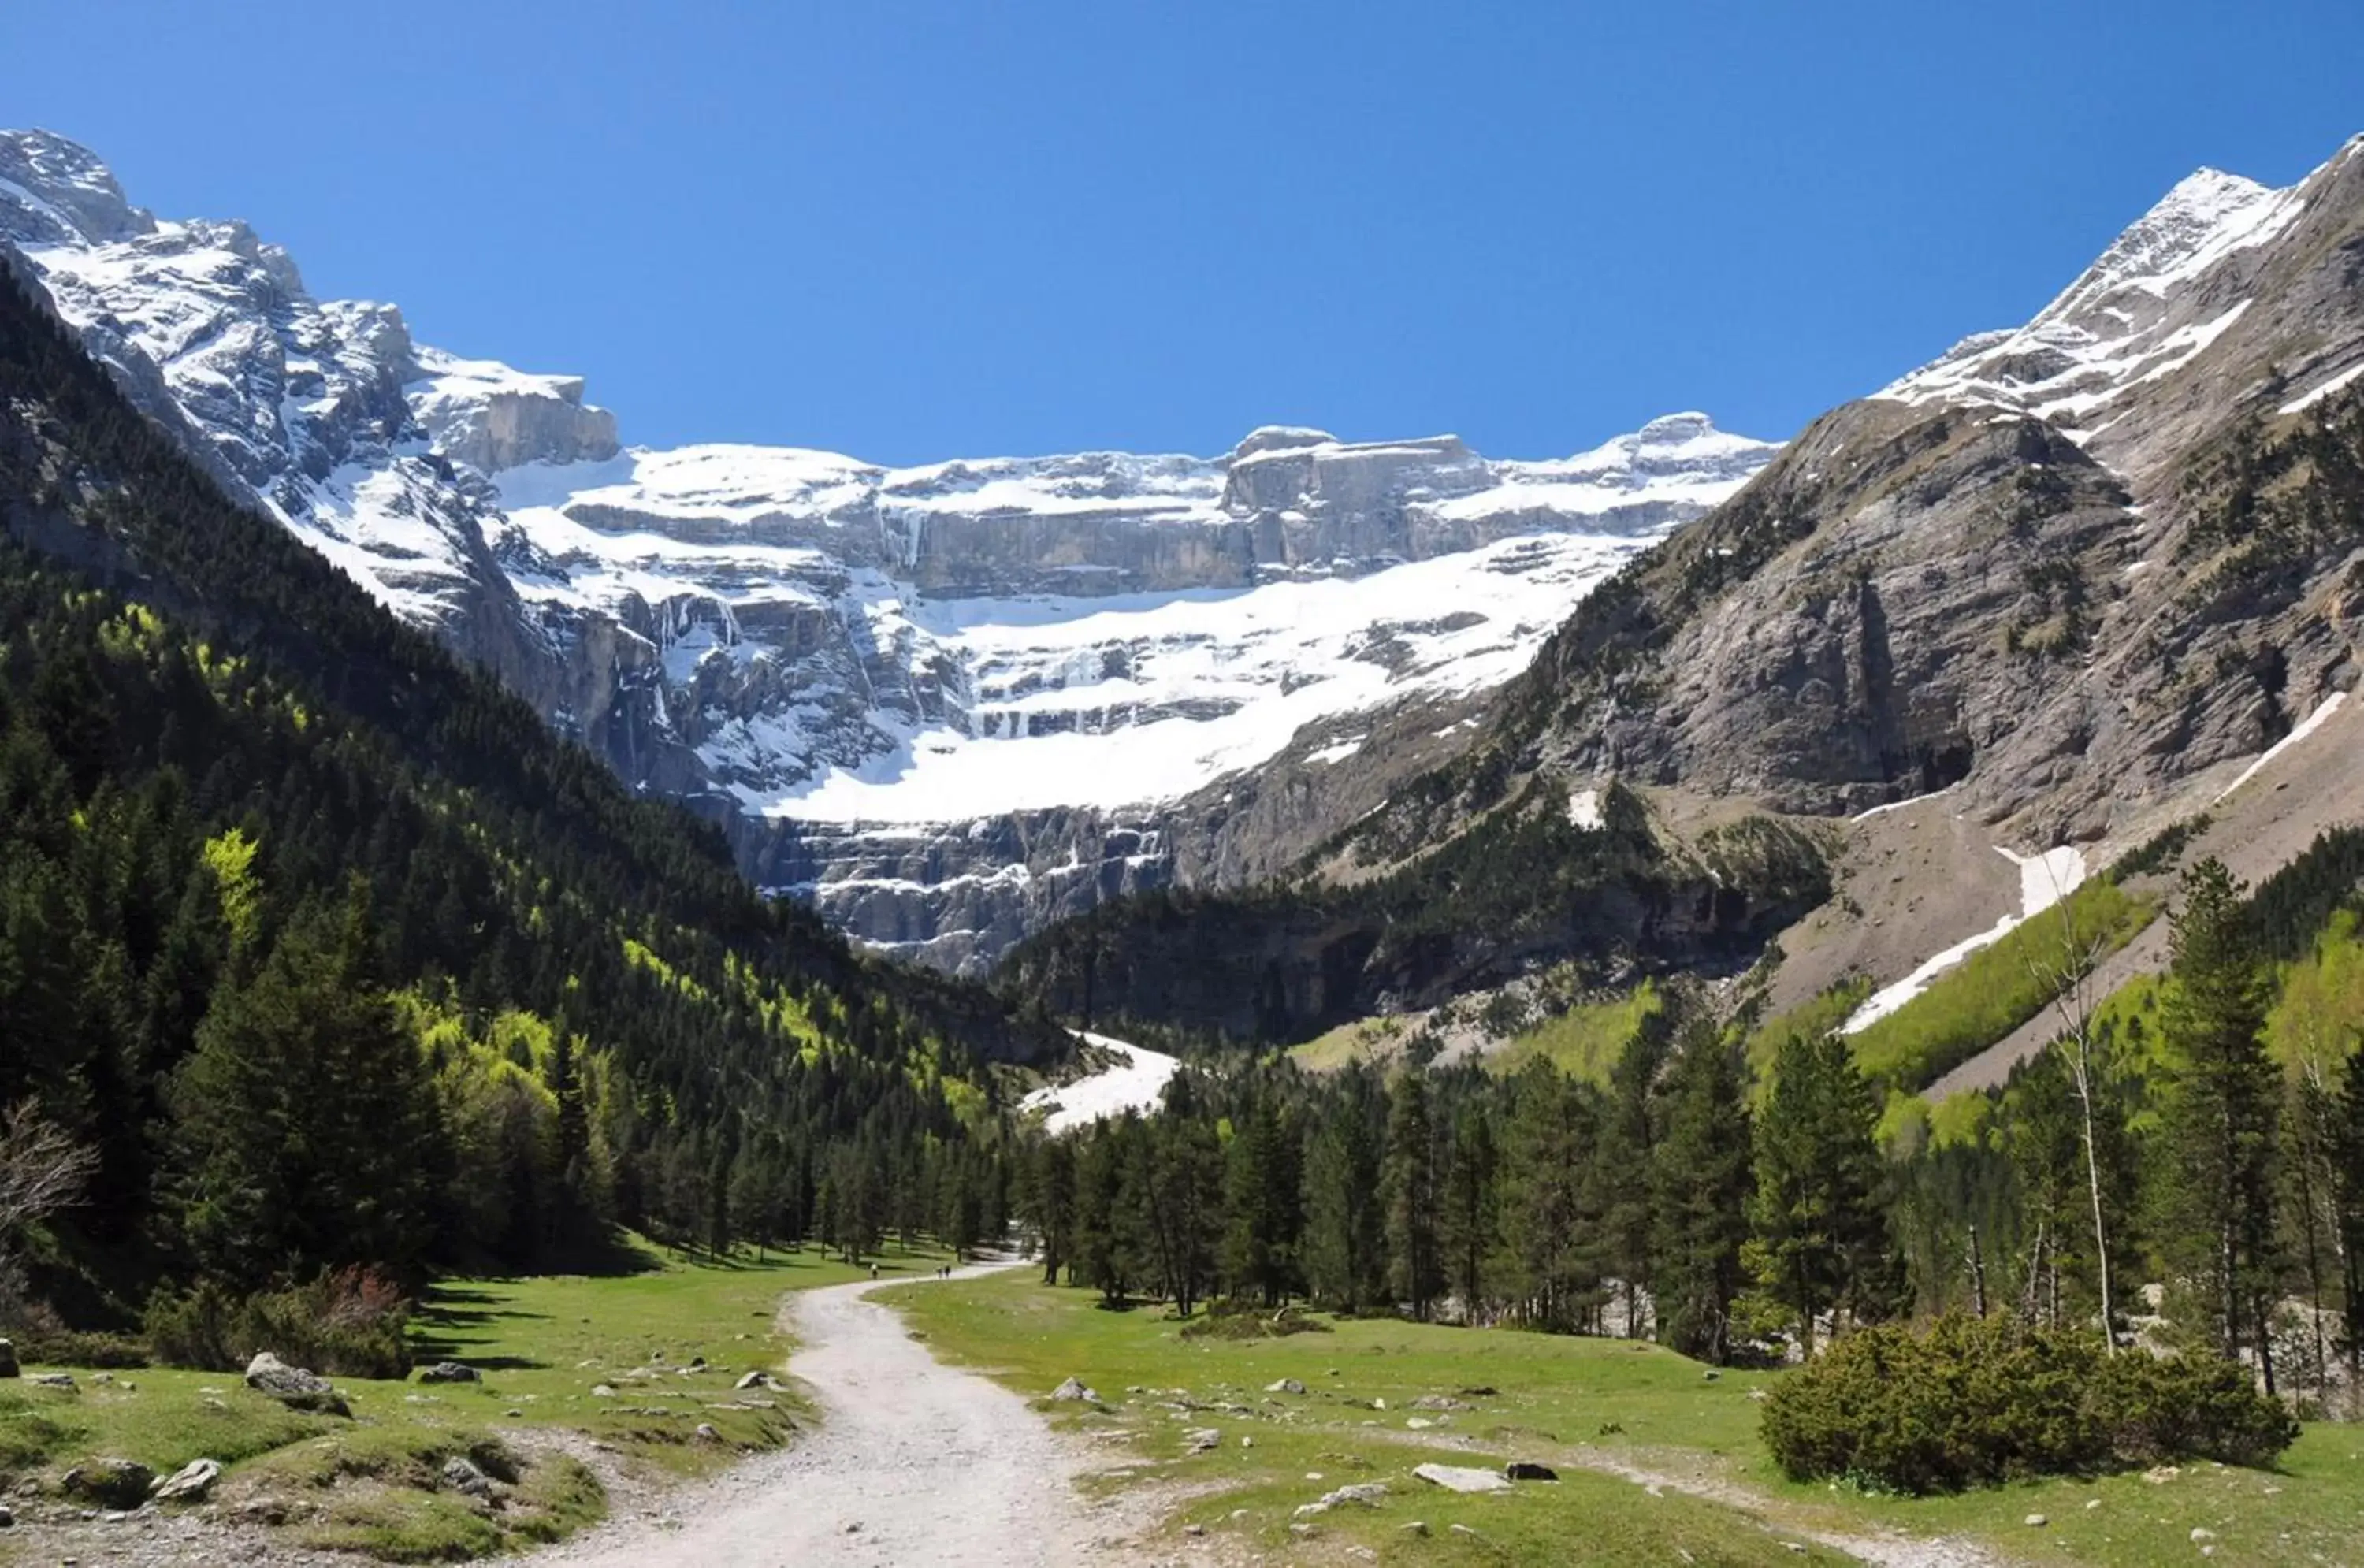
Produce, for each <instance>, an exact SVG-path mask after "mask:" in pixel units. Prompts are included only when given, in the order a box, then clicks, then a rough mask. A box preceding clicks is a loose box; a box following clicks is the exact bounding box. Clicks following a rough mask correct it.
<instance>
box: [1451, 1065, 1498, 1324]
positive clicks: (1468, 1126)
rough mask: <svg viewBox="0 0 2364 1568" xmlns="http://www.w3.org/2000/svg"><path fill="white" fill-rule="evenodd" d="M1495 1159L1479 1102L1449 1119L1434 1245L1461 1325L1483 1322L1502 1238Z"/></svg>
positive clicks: (1487, 1119) (1488, 1125)
mask: <svg viewBox="0 0 2364 1568" xmlns="http://www.w3.org/2000/svg"><path fill="white" fill-rule="evenodd" d="M1499 1163H1500V1160H1499V1156H1498V1154H1497V1151H1496V1150H1495V1147H1494V1124H1493V1118H1491V1117H1490V1116H1489V1114H1488V1112H1487V1109H1486V1106H1484V1105H1483V1104H1482V1103H1478V1104H1471V1105H1466V1106H1462V1107H1461V1110H1460V1112H1459V1114H1457V1115H1456V1116H1455V1118H1454V1120H1453V1140H1452V1144H1451V1147H1450V1149H1449V1151H1448V1154H1447V1158H1446V1162H1445V1167H1444V1184H1443V1185H1444V1201H1443V1203H1442V1205H1441V1207H1440V1211H1439V1213H1438V1216H1437V1245H1438V1248H1439V1250H1440V1251H1442V1252H1443V1253H1444V1269H1445V1279H1446V1283H1447V1284H1448V1286H1449V1287H1450V1288H1451V1289H1452V1290H1453V1292H1454V1293H1455V1295H1456V1296H1459V1297H1460V1298H1461V1320H1462V1321H1463V1322H1465V1323H1478V1322H1481V1321H1483V1320H1484V1317H1483V1307H1482V1305H1481V1304H1482V1303H1483V1302H1484V1301H1485V1299H1486V1269H1487V1262H1488V1260H1489V1258H1491V1257H1492V1256H1493V1253H1494V1250H1495V1248H1496V1247H1497V1246H1498V1245H1499V1244H1500V1238H1501V1222H1500V1206H1499V1204H1498V1202H1497V1198H1496V1194H1495V1183H1496V1178H1497V1167H1498V1165H1499Z"/></svg>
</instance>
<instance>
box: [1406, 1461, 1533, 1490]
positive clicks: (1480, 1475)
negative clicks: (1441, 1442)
mask: <svg viewBox="0 0 2364 1568" xmlns="http://www.w3.org/2000/svg"><path fill="white" fill-rule="evenodd" d="M1412 1473H1413V1474H1414V1475H1417V1476H1419V1477H1420V1478H1421V1479H1422V1481H1425V1482H1428V1483H1429V1484H1430V1485H1436V1486H1442V1487H1444V1489H1445V1490H1446V1491H1448V1492H1501V1491H1506V1490H1508V1489H1509V1487H1510V1485H1511V1484H1510V1482H1509V1481H1508V1480H1506V1479H1504V1478H1503V1477H1502V1476H1501V1475H1500V1473H1496V1472H1494V1471H1491V1470H1475V1469H1471V1468H1470V1467H1468V1466H1466V1465H1458V1464H1423V1465H1421V1466H1419V1467H1418V1468H1416V1469H1414V1470H1413V1471H1412Z"/></svg>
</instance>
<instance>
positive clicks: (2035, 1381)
mask: <svg viewBox="0 0 2364 1568" xmlns="http://www.w3.org/2000/svg"><path fill="white" fill-rule="evenodd" d="M1762 1430H1763V1434H1764V1438H1765V1441H1766V1445H1767V1448H1769V1449H1770V1450H1771V1451H1772V1454H1773V1459H1774V1462H1776V1463H1778V1464H1779V1465H1780V1467H1781V1469H1782V1470H1783V1471H1784V1472H1785V1473H1787V1474H1789V1475H1790V1477H1791V1478H1792V1479H1793V1480H1799V1481H1813V1480H1823V1479H1833V1478H1836V1479H1845V1480H1849V1481H1852V1482H1854V1483H1856V1484H1857V1485H1862V1486H1865V1487H1868V1488H1870V1489H1873V1490H1878V1491H1886V1492H1906V1493H1925V1492H1957V1491H1960V1490H1963V1489H1964V1488H1966V1487H1970V1486H1985V1485H1996V1484H1997V1483H2000V1482H2003V1481H2008V1480H2013V1479H2017V1478H2021V1477H2025V1476H2034V1475H2063V1474H2066V1475H2090V1474H2095V1473H2102V1472H2104V1471H2112V1470H2128V1469H2135V1468H2139V1467H2142V1466H2145V1465H2149V1464H2156V1463H2158V1462H2161V1461H2163V1460H2174V1459H2189V1458H2202V1459H2213V1460H2219V1461H2222V1462H2225V1463H2227V1464H2250V1465H2256V1464H2264V1463H2267V1462H2270V1461H2271V1460H2272V1459H2273V1458H2274V1456H2275V1455H2277V1454H2279V1453H2280V1452H2281V1451H2282V1450H2283V1449H2285V1448H2287V1447H2289V1446H2290V1444H2291V1443H2292V1441H2293V1440H2296V1438H2297V1436H2298V1422H2297V1420H2296V1419H2295V1418H2293V1417H2292V1415H2291V1413H2290V1411H2289V1410H2288V1409H2287V1408H2286V1407H2284V1406H2283V1405H2282V1404H2281V1403H2280V1401H2279V1400H2276V1399H2273V1398H2270V1397H2269V1396H2265V1395H2263V1394H2260V1393H2258V1392H2257V1390H2256V1388H2255V1387H2254V1386H2253V1385H2252V1383H2251V1380H2250V1377H2249V1374H2248V1373H2247V1370H2246V1369H2244V1368H2242V1367H2240V1366H2237V1365H2236V1364H2234V1363H2233V1362H2227V1361H2225V1360H2223V1359H2222V1358H2219V1357H2214V1356H2209V1355H2204V1354H2190V1355H2183V1356H2178V1357H2172V1358H2168V1359H2164V1360H2162V1359H2159V1358H2156V1357H2153V1356H2151V1355H2149V1354H2147V1353H2146V1352H2143V1351H2128V1352H2125V1353H2124V1354H2121V1355H2118V1356H2114V1357H2112V1356H2104V1355H2103V1354H2102V1347H2101V1343H2100V1341H2099V1340H2098V1339H2097V1338H2096V1337H2095V1336H2093V1335H2092V1334H2091V1333H2074V1334H2072V1333H2068V1332H2064V1331H2060V1330H2054V1329H2040V1328H2036V1327H2034V1326H2032V1325H2029V1324H2025V1323H2021V1322H2019V1321H2017V1320H2015V1319H2012V1318H1988V1319H1983V1320H1982V1319H1979V1318H1967V1317H1962V1316H1958V1315H1956V1316H1949V1317H1946V1318H1939V1319H1938V1320H1937V1321H1936V1322H1935V1323H1934V1324H1932V1325H1930V1326H1929V1327H1928V1328H1927V1329H1924V1330H1922V1331H1920V1332H1915V1331H1914V1330H1913V1329H1912V1328H1911V1327H1909V1326H1907V1325H1903V1324H1880V1325H1876V1326H1873V1327H1869V1328H1866V1329H1858V1330H1857V1331H1856V1332H1855V1333H1852V1334H1850V1335H1848V1336H1846V1337H1845V1339H1842V1340H1838V1341H1837V1342H1835V1343H1834V1344H1833V1345H1832V1346H1831V1348H1830V1350H1829V1351H1827V1352H1825V1353H1824V1354H1823V1356H1822V1357H1821V1358H1820V1359H1819V1360H1817V1361H1815V1362H1812V1363H1810V1364H1808V1365H1806V1366H1804V1367H1801V1368H1800V1369H1799V1370H1798V1371H1796V1372H1794V1373H1790V1374H1789V1375H1788V1376H1787V1377H1785V1378H1783V1379H1782V1380H1781V1381H1780V1383H1779V1385H1777V1386H1776V1387H1775V1389H1774V1391H1773V1393H1772V1395H1771V1396H1770V1397H1769V1398H1768V1399H1767V1401H1766V1404H1765V1412H1764V1417H1763V1425H1762Z"/></svg>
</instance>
